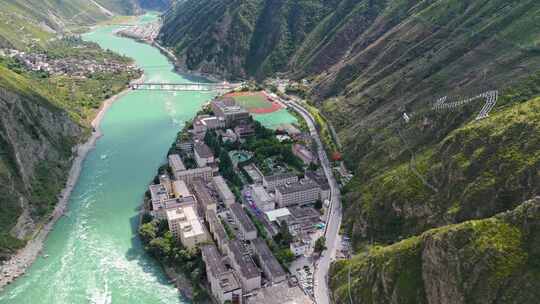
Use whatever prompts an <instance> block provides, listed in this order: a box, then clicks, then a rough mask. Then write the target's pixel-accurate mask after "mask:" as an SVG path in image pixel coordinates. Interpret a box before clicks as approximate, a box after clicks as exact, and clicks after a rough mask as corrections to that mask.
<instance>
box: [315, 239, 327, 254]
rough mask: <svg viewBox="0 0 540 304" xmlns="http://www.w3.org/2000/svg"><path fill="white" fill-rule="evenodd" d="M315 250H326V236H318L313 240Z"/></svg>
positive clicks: (318, 251) (319, 251)
mask: <svg viewBox="0 0 540 304" xmlns="http://www.w3.org/2000/svg"><path fill="white" fill-rule="evenodd" d="M314 250H315V252H317V253H321V252H323V251H324V250H326V238H325V237H324V236H321V237H320V238H318V239H317V241H315V248H314Z"/></svg>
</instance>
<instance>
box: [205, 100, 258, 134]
mask: <svg viewBox="0 0 540 304" xmlns="http://www.w3.org/2000/svg"><path fill="white" fill-rule="evenodd" d="M210 107H211V108H212V111H214V114H215V115H216V117H217V118H218V119H221V120H223V121H224V122H225V127H230V126H233V125H234V124H236V123H240V122H243V121H248V120H249V118H250V114H249V112H248V111H246V110H245V109H244V108H242V107H240V106H238V105H236V102H235V101H234V99H232V98H220V99H216V100H214V101H212V102H211V103H210Z"/></svg>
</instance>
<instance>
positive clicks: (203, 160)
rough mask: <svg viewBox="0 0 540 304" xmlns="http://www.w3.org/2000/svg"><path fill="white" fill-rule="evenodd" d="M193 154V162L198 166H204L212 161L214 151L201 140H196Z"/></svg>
mask: <svg viewBox="0 0 540 304" xmlns="http://www.w3.org/2000/svg"><path fill="white" fill-rule="evenodd" d="M193 151H194V152H193V154H194V156H195V162H196V163H197V166H198V167H199V168H202V167H206V166H207V165H209V164H213V163H214V153H212V150H210V147H208V146H207V145H206V144H205V143H203V142H196V143H195V144H194V146H193Z"/></svg>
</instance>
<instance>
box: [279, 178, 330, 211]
mask: <svg viewBox="0 0 540 304" xmlns="http://www.w3.org/2000/svg"><path fill="white" fill-rule="evenodd" d="M320 192H321V188H320V187H319V185H317V183H315V182H313V181H311V180H303V181H300V182H296V183H293V184H287V185H283V186H278V187H277V188H276V203H277V205H278V206H279V207H280V208H283V207H288V206H293V205H307V204H312V203H315V202H316V201H317V200H318V199H319V197H320Z"/></svg>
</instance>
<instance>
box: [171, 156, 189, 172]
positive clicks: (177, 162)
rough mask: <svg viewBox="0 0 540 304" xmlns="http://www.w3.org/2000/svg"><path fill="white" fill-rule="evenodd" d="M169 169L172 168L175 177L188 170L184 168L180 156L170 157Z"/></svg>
mask: <svg viewBox="0 0 540 304" xmlns="http://www.w3.org/2000/svg"><path fill="white" fill-rule="evenodd" d="M169 167H171V171H172V173H173V174H174V176H176V174H177V172H181V171H185V170H186V166H184V163H183V162H182V158H181V157H180V155H178V154H171V155H169Z"/></svg>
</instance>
